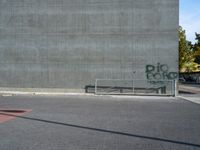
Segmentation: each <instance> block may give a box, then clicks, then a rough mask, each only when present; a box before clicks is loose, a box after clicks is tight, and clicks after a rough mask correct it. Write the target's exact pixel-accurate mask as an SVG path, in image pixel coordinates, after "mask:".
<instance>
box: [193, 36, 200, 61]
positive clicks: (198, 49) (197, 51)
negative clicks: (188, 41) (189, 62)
mask: <svg viewBox="0 0 200 150" xmlns="http://www.w3.org/2000/svg"><path fill="white" fill-rule="evenodd" d="M195 35H196V38H195V40H196V42H195V44H194V56H195V61H194V62H196V63H198V64H200V34H198V33H195Z"/></svg>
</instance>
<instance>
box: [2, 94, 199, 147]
mask: <svg viewBox="0 0 200 150" xmlns="http://www.w3.org/2000/svg"><path fill="white" fill-rule="evenodd" d="M20 109H21V110H25V111H27V112H24V113H22V114H20V113H19V112H20V111H19V110H20ZM5 110H6V111H5ZM7 110H18V112H17V111H16V112H15V113H14V112H12V111H11V112H9V111H7ZM22 112H23V111H22ZM8 117H10V118H9V119H8ZM0 118H2V122H1V123H0V135H1V136H0V150H199V149H200V105H198V104H195V103H192V102H190V101H186V100H184V99H181V98H173V97H153V96H150V97H141V96H140V97H139V96H132V97H131V96H127V97H125V96H83V95H69V96H31V95H24V96H9V95H7V96H1V97H0ZM6 118H7V120H5V119H6Z"/></svg>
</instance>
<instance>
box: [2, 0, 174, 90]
mask: <svg viewBox="0 0 200 150" xmlns="http://www.w3.org/2000/svg"><path fill="white" fill-rule="evenodd" d="M177 28H178V0H167V1H166V0H116V1H112V0H85V1H82V0H56V1H54V0H37V1H33V0H26V1H24V0H1V1H0V86H1V87H17V88H68V89H82V88H84V87H85V86H86V85H89V84H94V82H95V79H96V78H112V79H113V78H122V79H130V78H132V72H133V71H136V73H135V74H134V78H136V79H146V73H145V66H146V65H148V64H151V65H156V64H157V63H161V64H166V65H167V66H168V67H169V69H170V71H172V72H177V70H178V51H177V49H178V35H177Z"/></svg>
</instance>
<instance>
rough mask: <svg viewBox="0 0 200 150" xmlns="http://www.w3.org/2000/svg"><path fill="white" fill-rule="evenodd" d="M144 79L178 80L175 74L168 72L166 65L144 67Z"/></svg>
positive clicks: (158, 64)
mask: <svg viewBox="0 0 200 150" xmlns="http://www.w3.org/2000/svg"><path fill="white" fill-rule="evenodd" d="M145 72H146V77H147V79H148V80H174V79H177V78H178V73H177V72H170V71H169V67H168V65H166V64H160V63H157V65H150V64H148V65H146V71H145Z"/></svg>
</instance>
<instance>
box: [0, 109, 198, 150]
mask: <svg viewBox="0 0 200 150" xmlns="http://www.w3.org/2000/svg"><path fill="white" fill-rule="evenodd" d="M0 114H1V115H7V116H13V117H16V118H22V119H28V120H33V121H38V122H44V123H49V124H56V125H62V126H68V127H73V128H79V129H86V130H92V131H97V132H104V133H111V134H116V135H124V136H129V137H134V138H141V139H146V140H154V141H160V142H167V143H173V144H180V145H186V146H193V147H198V148H200V145H199V144H193V143H187V142H182V141H176V140H169V139H164V138H158V137H151V136H143V135H138V134H131V133H126V132H119V131H113V130H106V129H98V128H93V127H87V126H81V125H74V124H68V123H62V122H56V121H51V120H44V119H38V118H31V117H24V116H16V115H12V114H7V113H1V112H0Z"/></svg>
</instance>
